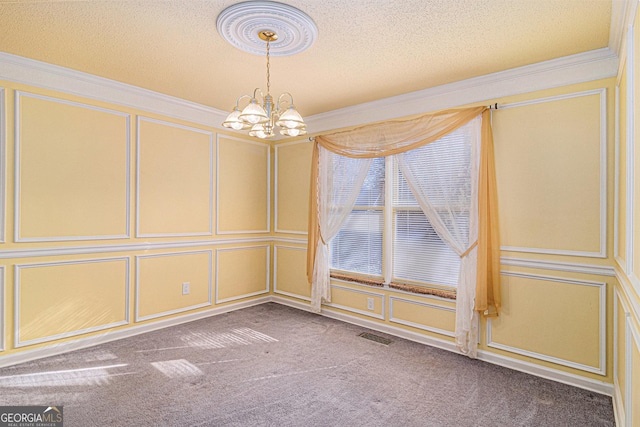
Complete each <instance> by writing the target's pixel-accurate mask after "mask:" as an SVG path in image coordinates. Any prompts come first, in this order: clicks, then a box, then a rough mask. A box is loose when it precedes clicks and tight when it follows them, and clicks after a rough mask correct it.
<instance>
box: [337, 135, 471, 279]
mask: <svg viewBox="0 0 640 427" xmlns="http://www.w3.org/2000/svg"><path fill="white" fill-rule="evenodd" d="M470 147H471V143H470V136H469V129H468V127H467V126H463V127H462V128H460V129H458V130H457V131H455V132H452V133H451V134H449V135H447V136H445V137H444V138H441V139H440V140H438V141H436V142H433V143H431V144H428V145H426V146H423V147H421V148H418V149H415V150H412V151H411V152H410V155H411V158H412V161H413V162H417V163H416V164H417V165H419V167H418V171H419V174H420V177H419V180H420V181H421V182H422V181H424V180H430V179H431V180H438V181H441V182H442V181H443V180H444V182H445V183H446V187H447V192H448V193H450V194H446V195H445V194H439V193H438V192H437V191H435V192H434V193H432V194H431V193H430V194H429V200H430V201H431V203H432V204H433V205H434V208H435V209H436V210H438V211H442V210H445V212H446V213H447V215H453V216H456V217H457V218H458V219H460V218H462V219H463V221H462V223H463V227H462V229H461V230H458V232H460V233H467V235H468V214H469V213H468V211H465V210H464V209H457V205H456V200H460V198H462V200H466V201H467V204H468V198H469V197H471V176H470V173H471V171H470V168H469V164H470V156H471V148H470ZM414 174H415V173H414ZM334 178H335V177H334ZM465 224H466V225H465ZM465 227H466V229H465ZM330 267H331V269H332V270H334V271H339V272H340V273H343V274H347V275H349V274H355V275H358V276H362V275H365V276H370V277H373V278H376V279H378V280H381V281H384V282H385V283H390V282H395V283H408V284H418V285H436V286H446V287H455V286H457V283H458V274H459V270H460V257H459V256H458V255H457V254H456V253H455V252H454V251H453V250H452V249H450V248H449V246H448V245H447V244H446V243H445V242H443V241H442V240H441V239H440V237H439V236H438V234H437V233H436V232H435V231H434V229H433V227H432V225H431V223H430V222H429V219H428V218H427V217H426V216H425V214H424V213H423V211H422V209H421V208H420V206H419V205H418V202H417V201H416V198H415V197H414V195H413V193H412V192H411V190H410V188H409V185H408V183H407V181H406V179H405V178H404V176H403V174H402V172H401V171H400V169H399V167H398V164H397V162H396V160H395V157H393V156H391V157H390V158H384V157H381V158H376V159H373V161H372V163H371V167H370V169H369V173H368V174H367V177H366V179H365V182H364V184H363V186H362V189H361V191H360V194H359V196H358V199H357V201H356V205H355V207H354V209H353V210H352V212H351V214H350V215H349V218H348V219H347V221H346V222H345V224H344V225H343V226H342V228H341V229H340V231H339V232H338V234H337V235H336V237H334V239H333V240H332V241H331V243H330Z"/></svg>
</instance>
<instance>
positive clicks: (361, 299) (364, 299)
mask: <svg viewBox="0 0 640 427" xmlns="http://www.w3.org/2000/svg"><path fill="white" fill-rule="evenodd" d="M369 300H371V301H372V302H373V310H370V309H369V307H368V304H369ZM323 306H326V307H332V308H339V309H341V310H346V311H350V312H351V313H357V314H361V315H363V316H368V317H373V318H376V319H380V320H384V319H385V316H386V307H385V297H384V294H383V293H378V292H370V291H365V290H361V289H355V288H351V287H347V286H341V285H336V284H333V283H332V284H331V303H325V304H323Z"/></svg>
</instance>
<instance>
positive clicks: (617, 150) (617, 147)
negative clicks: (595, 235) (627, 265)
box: [613, 83, 621, 262]
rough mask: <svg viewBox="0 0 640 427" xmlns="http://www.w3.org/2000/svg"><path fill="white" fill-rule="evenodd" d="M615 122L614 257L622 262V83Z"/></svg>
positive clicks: (616, 95)
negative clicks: (620, 251)
mask: <svg viewBox="0 0 640 427" xmlns="http://www.w3.org/2000/svg"><path fill="white" fill-rule="evenodd" d="M614 104H615V124H614V131H615V136H614V155H613V159H614V172H613V259H615V260H616V261H618V262H621V259H620V253H619V251H618V244H619V243H620V240H619V239H620V238H619V237H618V232H619V230H620V221H619V218H618V217H619V216H620V205H619V203H620V84H619V83H616V87H615V101H614Z"/></svg>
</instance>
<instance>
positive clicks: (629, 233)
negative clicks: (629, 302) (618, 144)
mask: <svg viewBox="0 0 640 427" xmlns="http://www.w3.org/2000/svg"><path fill="white" fill-rule="evenodd" d="M633 40H634V27H633V26H632V25H629V30H628V31H627V50H626V51H627V61H626V62H627V94H626V98H627V129H626V134H627V135H626V136H627V142H626V148H627V153H626V155H627V159H626V160H627V176H626V179H627V194H626V195H625V197H626V198H627V212H626V215H627V218H626V227H625V231H626V242H625V243H626V247H625V251H626V253H625V258H626V265H625V272H626V273H627V275H629V276H632V275H633V243H634V238H633V231H634V228H635V227H634V225H635V224H634V222H635V218H634V216H633V215H634V206H633V203H634V188H635V184H634V181H635V180H634V175H635V170H634V164H635V161H634V158H633V156H634V146H633V145H634V143H635V138H634V131H635V123H636V118H635V114H634V111H635V101H634V99H635V97H634V92H635V78H634V75H635V68H634V67H635V55H634V41H633ZM632 284H633V285H634V287H635V288H636V292H639V291H640V286H638V287H636V286H635V284H634V283H632ZM639 293H640V292H639Z"/></svg>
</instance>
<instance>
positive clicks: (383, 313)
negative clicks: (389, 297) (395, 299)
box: [322, 284, 386, 320]
mask: <svg viewBox="0 0 640 427" xmlns="http://www.w3.org/2000/svg"><path fill="white" fill-rule="evenodd" d="M331 289H342V290H344V291H348V292H354V293H357V294H363V295H368V296H372V297H376V298H380V300H381V301H382V310H381V313H380V314H377V313H374V312H373V311H365V310H359V309H357V308H353V307H349V306H346V305H340V304H335V303H332V302H329V303H327V302H325V303H323V304H322V306H323V307H331V308H338V309H340V310H345V311H350V312H352V313H356V314H360V315H362V316H367V317H373V318H375V319H380V320H384V318H385V316H386V304H385V298H384V294H381V293H378V292H370V291H362V290H360V289H353V288H349V287H346V286H340V285H335V284H332V285H331Z"/></svg>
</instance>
